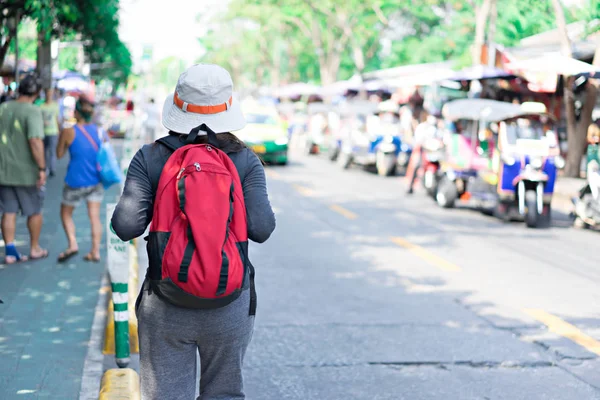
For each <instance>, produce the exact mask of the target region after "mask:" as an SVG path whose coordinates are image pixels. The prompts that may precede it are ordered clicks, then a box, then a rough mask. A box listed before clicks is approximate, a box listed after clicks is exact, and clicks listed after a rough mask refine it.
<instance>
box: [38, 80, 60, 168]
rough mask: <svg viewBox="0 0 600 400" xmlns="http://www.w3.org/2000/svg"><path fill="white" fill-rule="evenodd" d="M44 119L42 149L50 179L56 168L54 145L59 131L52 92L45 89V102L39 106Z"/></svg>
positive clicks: (57, 109)
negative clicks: (44, 151)
mask: <svg viewBox="0 0 600 400" xmlns="http://www.w3.org/2000/svg"><path fill="white" fill-rule="evenodd" d="M40 108H41V109H42V116H43V117H44V149H45V150H46V166H47V168H48V172H49V174H50V177H53V176H54V170H55V168H56V145H57V143H58V132H59V131H60V120H59V113H60V109H59V106H58V103H57V102H56V101H54V90H52V89H46V100H45V102H44V103H43V104H42V105H40Z"/></svg>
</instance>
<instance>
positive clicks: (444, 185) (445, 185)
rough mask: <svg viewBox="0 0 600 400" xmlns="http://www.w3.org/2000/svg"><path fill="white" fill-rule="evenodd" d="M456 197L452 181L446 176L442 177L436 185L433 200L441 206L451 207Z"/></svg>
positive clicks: (456, 193)
mask: <svg viewBox="0 0 600 400" xmlns="http://www.w3.org/2000/svg"><path fill="white" fill-rule="evenodd" d="M457 198H458V190H457V189H456V185H454V182H452V181H450V180H449V179H447V178H443V179H442V180H441V181H440V183H439V185H438V189H437V192H436V194H435V201H436V202H437V203H438V205H439V206H440V207H442V208H452V207H454V203H455V202H456V199H457Z"/></svg>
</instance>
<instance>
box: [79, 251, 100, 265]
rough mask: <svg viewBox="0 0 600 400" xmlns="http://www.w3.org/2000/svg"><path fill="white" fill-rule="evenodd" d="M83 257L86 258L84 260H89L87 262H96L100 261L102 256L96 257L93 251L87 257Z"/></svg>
mask: <svg viewBox="0 0 600 400" xmlns="http://www.w3.org/2000/svg"><path fill="white" fill-rule="evenodd" d="M83 259H84V261H87V262H95V263H98V262H100V257H97V258H96V257H94V256H93V255H92V253H88V254H86V255H85V257H83Z"/></svg>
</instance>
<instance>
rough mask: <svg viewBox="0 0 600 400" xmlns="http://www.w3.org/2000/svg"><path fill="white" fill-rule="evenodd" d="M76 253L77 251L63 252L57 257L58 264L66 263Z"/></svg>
mask: <svg viewBox="0 0 600 400" xmlns="http://www.w3.org/2000/svg"><path fill="white" fill-rule="evenodd" d="M78 253H79V250H65V251H63V252H62V253H60V254H59V255H58V262H59V263H64V262H65V261H67V260H68V259H70V258H71V257H73V256H75V255H77V254H78Z"/></svg>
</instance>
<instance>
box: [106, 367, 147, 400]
mask: <svg viewBox="0 0 600 400" xmlns="http://www.w3.org/2000/svg"><path fill="white" fill-rule="evenodd" d="M126 399H127V400H140V399H141V394H140V378H139V376H138V374H137V372H135V371H134V370H132V369H131V368H114V369H109V370H108V371H106V372H105V373H104V376H102V383H101V385H100V396H99V397H98V400H126Z"/></svg>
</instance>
